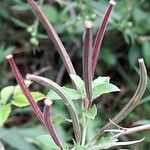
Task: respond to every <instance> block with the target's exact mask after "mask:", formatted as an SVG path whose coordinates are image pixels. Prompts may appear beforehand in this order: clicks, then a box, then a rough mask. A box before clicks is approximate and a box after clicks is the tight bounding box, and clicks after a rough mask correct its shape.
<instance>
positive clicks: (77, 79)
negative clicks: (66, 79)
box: [70, 74, 86, 99]
mask: <svg viewBox="0 0 150 150" xmlns="http://www.w3.org/2000/svg"><path fill="white" fill-rule="evenodd" d="M70 78H71V79H72V80H73V82H74V83H75V85H76V86H77V88H78V90H79V92H80V93H81V95H82V99H84V98H85V95H86V94H85V84H84V81H83V80H82V79H81V78H80V77H79V76H78V75H73V74H70Z"/></svg>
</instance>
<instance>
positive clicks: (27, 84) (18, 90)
mask: <svg viewBox="0 0 150 150" xmlns="http://www.w3.org/2000/svg"><path fill="white" fill-rule="evenodd" d="M24 82H25V84H26V86H27V87H29V86H30V85H31V84H32V81H30V80H25V81H24ZM21 93H23V92H22V90H21V88H20V86H19V85H17V86H16V87H15V90H14V96H15V95H17V94H21Z"/></svg>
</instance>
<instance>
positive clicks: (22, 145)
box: [0, 128, 38, 150]
mask: <svg viewBox="0 0 150 150" xmlns="http://www.w3.org/2000/svg"><path fill="white" fill-rule="evenodd" d="M18 130H19V129H14V128H11V129H5V128H0V133H1V135H3V136H2V140H3V141H4V142H5V143H7V144H9V145H10V146H11V148H10V149H11V150H14V149H15V150H38V149H37V148H36V147H35V146H33V145H32V144H31V143H30V142H29V138H28V141H27V138H23V136H21V135H20V134H19V133H18V132H17V131H18Z"/></svg>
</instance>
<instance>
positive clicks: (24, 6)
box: [12, 3, 30, 11]
mask: <svg viewBox="0 0 150 150" xmlns="http://www.w3.org/2000/svg"><path fill="white" fill-rule="evenodd" d="M12 9H14V10H17V11H26V10H29V9H30V6H29V5H28V4H25V3H22V4H21V5H20V4H19V5H18V4H17V5H13V6H12Z"/></svg>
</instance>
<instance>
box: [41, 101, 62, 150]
mask: <svg viewBox="0 0 150 150" xmlns="http://www.w3.org/2000/svg"><path fill="white" fill-rule="evenodd" d="M51 106H52V101H50V100H48V99H46V100H45V107H44V112H43V117H44V122H45V125H46V126H47V130H48V132H49V133H50V135H51V137H52V138H53V140H54V142H55V143H56V145H57V146H58V147H59V148H60V149H61V150H63V148H62V145H61V144H60V141H59V139H58V137H57V134H56V132H55V129H54V127H53V123H52V116H51Z"/></svg>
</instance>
